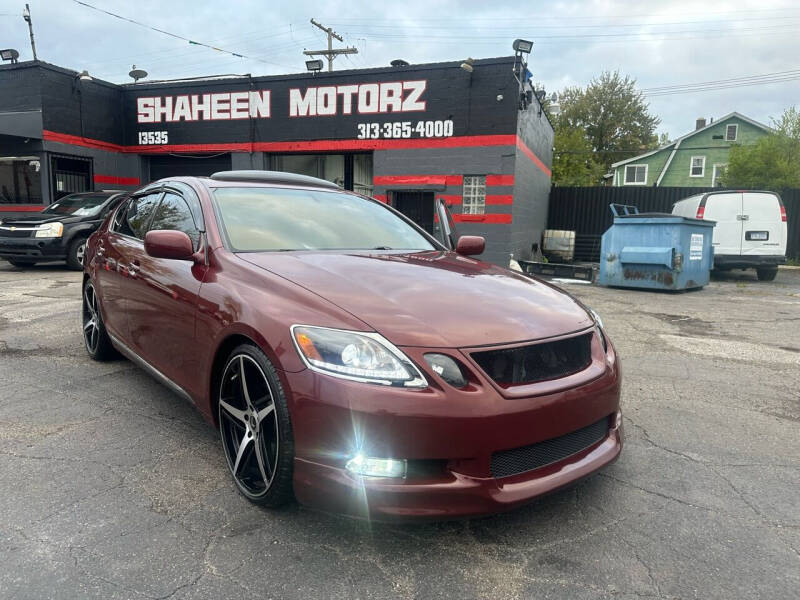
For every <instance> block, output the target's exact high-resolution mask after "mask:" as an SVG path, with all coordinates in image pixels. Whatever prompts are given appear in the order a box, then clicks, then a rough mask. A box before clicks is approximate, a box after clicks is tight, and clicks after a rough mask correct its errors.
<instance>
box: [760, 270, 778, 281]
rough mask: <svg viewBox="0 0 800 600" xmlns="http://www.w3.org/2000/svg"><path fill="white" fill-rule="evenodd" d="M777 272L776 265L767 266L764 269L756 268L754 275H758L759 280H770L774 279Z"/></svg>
mask: <svg viewBox="0 0 800 600" xmlns="http://www.w3.org/2000/svg"><path fill="white" fill-rule="evenodd" d="M777 274H778V269H777V267H775V268H772V267H768V268H766V269H756V275H757V276H758V280H759V281H772V280H774V279H775V276H776V275H777Z"/></svg>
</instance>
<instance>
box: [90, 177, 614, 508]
mask: <svg viewBox="0 0 800 600" xmlns="http://www.w3.org/2000/svg"><path fill="white" fill-rule="evenodd" d="M436 210H437V211H438V212H437V219H436V229H437V231H436V233H437V234H438V236H435V235H430V234H428V233H427V232H425V231H424V230H423V229H421V228H419V227H418V226H416V225H415V224H414V223H413V222H412V221H410V220H408V219H407V218H406V217H404V216H403V215H402V214H400V213H399V212H397V211H395V210H394V209H393V208H391V207H389V206H386V205H385V204H382V203H380V202H378V201H376V200H373V199H370V198H366V197H364V196H360V195H358V194H354V193H351V192H346V191H343V190H341V189H339V188H338V187H337V186H335V185H334V184H332V183H328V182H326V181H323V180H319V179H315V178H311V177H305V176H301V175H292V174H287V173H273V172H266V171H228V172H222V173H216V174H214V175H212V176H211V177H210V178H190V177H180V178H170V179H164V180H161V181H158V182H156V183H153V184H150V185H148V186H146V187H144V188H142V189H140V190H138V191H137V192H134V193H133V194H132V195H131V196H130V197H129V198H126V199H125V200H124V201H123V202H122V203H121V204H120V205H119V206H118V207H117V209H116V210H115V211H114V212H113V213H112V214H111V215H110V216H109V218H108V219H106V221H105V222H104V223H103V225H101V226H100V228H99V229H98V231H97V232H96V233H95V234H93V235H92V236H91V237H90V238H89V241H88V244H87V248H86V260H85V261H84V281H83V309H82V324H83V334H84V339H85V345H86V349H87V351H88V353H89V354H90V356H91V357H92V358H94V359H96V360H104V359H107V358H110V357H111V356H113V355H114V354H115V352H120V353H122V354H123V355H125V356H126V357H128V358H129V359H131V360H132V361H134V362H136V363H137V364H138V365H140V366H141V367H142V368H143V369H144V370H146V371H147V372H149V373H150V374H151V375H152V376H154V377H155V378H156V379H158V380H160V381H161V382H162V383H163V384H164V385H166V386H167V387H168V388H170V389H171V390H173V391H174V392H175V393H176V394H177V395H180V396H182V397H184V398H186V399H188V400H189V401H191V402H192V403H194V404H195V405H196V407H197V409H198V410H199V411H200V412H201V413H202V414H203V416H204V417H205V418H206V419H207V420H208V421H209V422H210V423H212V424H213V425H214V426H215V427H217V428H218V429H219V433H220V440H221V442H222V450H223V453H224V455H225V458H226V459H227V464H228V467H229V469H230V473H231V476H232V478H233V481H234V483H235V485H236V487H237V488H238V490H239V491H240V492H241V493H242V494H243V495H244V496H246V497H247V498H248V499H249V500H251V501H252V502H254V503H257V504H260V505H265V506H270V507H275V506H279V505H281V504H284V503H286V502H289V501H291V500H292V499H293V498H296V499H297V500H298V501H300V502H302V503H305V504H308V505H311V506H315V507H318V508H321V509H324V510H330V511H337V512H345V513H349V514H354V515H358V516H363V517H366V518H373V519H378V520H397V519H446V518H459V517H468V516H474V515H482V514H488V513H493V512H499V511H503V510H507V509H510V508H513V507H516V506H518V505H520V504H523V503H525V502H527V501H529V500H531V499H532V498H535V497H537V496H540V495H542V494H545V493H548V492H551V491H554V490H557V489H559V488H562V487H564V486H567V485H570V484H572V483H574V482H576V481H578V480H580V479H582V478H584V477H586V476H588V475H590V474H592V473H594V472H596V471H597V470H598V469H600V468H602V467H604V466H605V465H608V464H609V463H610V462H612V461H613V460H615V459H616V458H617V456H618V455H619V453H620V451H621V449H622V418H621V413H620V409H619V395H620V367H619V361H618V359H617V356H616V354H615V351H614V347H613V345H612V344H611V341H610V340H609V339H608V337H607V336H606V334H605V332H604V331H603V325H602V323H601V321H600V319H599V318H598V317H597V315H596V314H594V313H593V312H592V311H591V310H590V309H588V308H587V307H585V306H583V305H582V304H581V303H580V302H578V301H577V300H576V299H574V298H573V297H571V296H570V295H569V294H567V293H565V292H564V291H562V290H560V289H558V288H556V287H554V286H551V285H549V284H547V283H544V282H542V281H538V280H535V279H532V278H530V277H527V276H525V275H523V274H520V273H515V272H512V271H508V270H506V269H502V268H500V267H496V266H494V265H491V264H488V263H486V262H482V261H480V260H477V259H475V258H472V257H471V256H474V255H479V254H481V253H482V252H483V249H484V241H483V238H480V237H476V236H461V237H458V236H457V235H456V232H455V228H454V225H453V221H452V217H450V215H449V213H448V212H447V209H446V207H445V206H444V205H443V204H442V203H439V204H438V205H437V207H436Z"/></svg>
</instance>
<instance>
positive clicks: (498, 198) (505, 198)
mask: <svg viewBox="0 0 800 600" xmlns="http://www.w3.org/2000/svg"><path fill="white" fill-rule="evenodd" d="M486 204H514V196H512V195H511V194H504V195H492V194H486Z"/></svg>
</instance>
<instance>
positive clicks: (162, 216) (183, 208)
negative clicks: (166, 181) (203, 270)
mask: <svg viewBox="0 0 800 600" xmlns="http://www.w3.org/2000/svg"><path fill="white" fill-rule="evenodd" d="M149 229H150V230H151V231H153V230H156V229H168V230H171V231H183V232H184V233H185V234H186V235H188V236H189V239H190V240H192V246H193V247H194V249H195V250H197V249H198V247H199V245H200V231H198V229H197V226H196V225H195V223H194V218H193V217H192V211H191V210H189V205H188V204H187V203H186V200H184V199H183V197H181V196H179V195H178V194H173V193H171V192H167V193H166V194H164V198H162V200H161V204H159V205H158V209H157V210H156V214H155V216H154V217H153V221H152V222H151V223H150V228H149Z"/></svg>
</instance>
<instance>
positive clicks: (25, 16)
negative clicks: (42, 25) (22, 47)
mask: <svg viewBox="0 0 800 600" xmlns="http://www.w3.org/2000/svg"><path fill="white" fill-rule="evenodd" d="M22 18H23V19H25V21H26V22H27V23H28V31H29V32H30V34H31V50H33V60H39V59H38V58H36V42H34V41H33V21H31V7H30V6H28V5H27V4H26V5H25V10H23V11H22Z"/></svg>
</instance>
